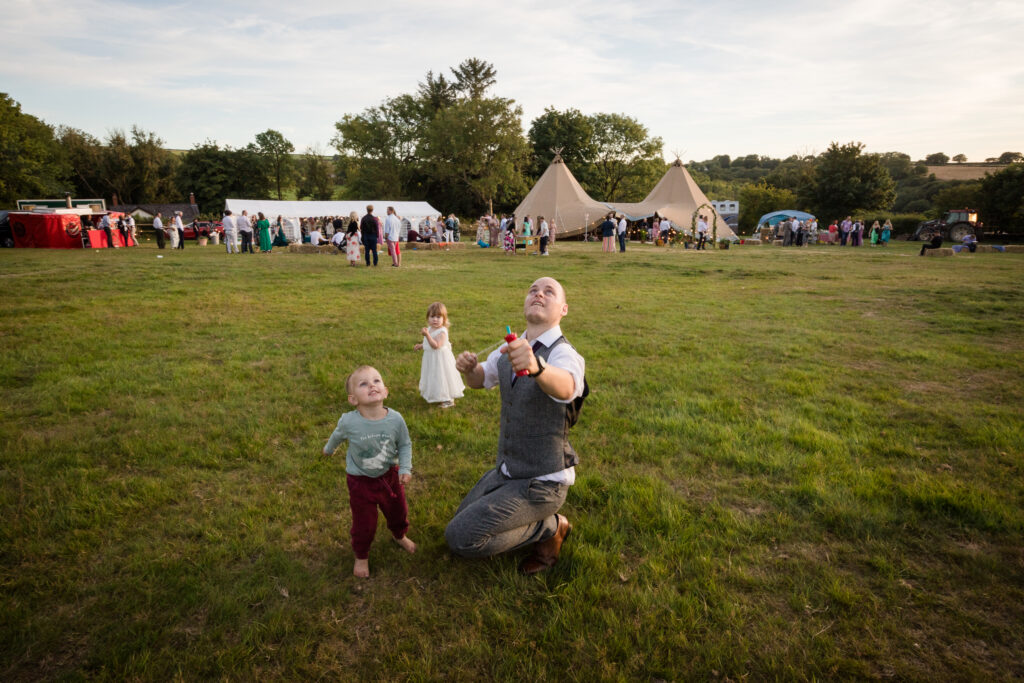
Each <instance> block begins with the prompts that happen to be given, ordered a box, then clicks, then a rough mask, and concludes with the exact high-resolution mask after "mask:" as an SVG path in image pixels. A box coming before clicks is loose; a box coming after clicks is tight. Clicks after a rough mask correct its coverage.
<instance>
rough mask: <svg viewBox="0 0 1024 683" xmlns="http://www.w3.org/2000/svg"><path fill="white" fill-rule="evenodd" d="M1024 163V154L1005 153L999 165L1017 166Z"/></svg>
mask: <svg viewBox="0 0 1024 683" xmlns="http://www.w3.org/2000/svg"><path fill="white" fill-rule="evenodd" d="M1021 161H1024V154H1021V153H1020V152H1003V153H1002V154H1000V155H999V163H1001V164H1015V163H1018V162H1021Z"/></svg>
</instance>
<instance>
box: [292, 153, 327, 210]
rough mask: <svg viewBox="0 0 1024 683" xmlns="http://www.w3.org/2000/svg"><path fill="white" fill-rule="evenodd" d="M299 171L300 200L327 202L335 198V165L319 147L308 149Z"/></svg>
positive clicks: (298, 193)
mask: <svg viewBox="0 0 1024 683" xmlns="http://www.w3.org/2000/svg"><path fill="white" fill-rule="evenodd" d="M299 171H300V178H299V186H298V189H297V190H296V194H297V195H298V196H299V199H302V198H303V197H310V198H312V199H317V200H320V201H327V200H329V199H331V198H333V197H334V164H333V163H332V162H331V159H330V158H328V157H326V156H324V151H323V149H322V148H321V147H320V146H319V145H316V146H314V147H307V148H306V155H305V156H304V157H302V160H301V162H300V168H299Z"/></svg>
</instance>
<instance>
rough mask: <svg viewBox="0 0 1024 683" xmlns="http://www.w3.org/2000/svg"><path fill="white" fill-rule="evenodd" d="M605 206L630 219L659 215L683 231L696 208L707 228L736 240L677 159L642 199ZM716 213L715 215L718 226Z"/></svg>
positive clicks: (692, 221) (692, 220) (692, 219)
mask: <svg viewBox="0 0 1024 683" xmlns="http://www.w3.org/2000/svg"><path fill="white" fill-rule="evenodd" d="M608 206H609V207H610V208H612V209H615V211H617V212H619V213H622V214H624V215H626V217H627V218H629V219H630V220H639V219H641V218H648V217H650V216H653V215H654V214H658V215H659V216H661V217H662V218H668V219H669V220H670V221H672V223H673V225H675V226H676V227H677V228H681V229H683V230H689V229H690V227H691V226H692V225H693V223H694V215H695V214H696V213H697V212H698V209H699V210H700V213H703V214H704V215H706V216H708V217H709V219H710V220H709V221H708V228H709V229H711V230H714V231H715V232H716V233H717V237H718V238H719V239H723V238H724V239H728V240H737V239H738V238H737V237H736V233H734V232H733V231H732V228H730V227H729V225H728V224H727V223H726V222H725V219H724V218H722V215H721V214H720V213H718V211H717V210H716V209H715V208H714V206H712V204H711V202H709V201H708V198H707V196H705V194H704V193H703V192H701V189H700V187H698V186H697V183H696V182H694V180H693V178H692V177H691V176H690V173H689V172H688V171H687V170H686V166H684V165H683V162H682V160H680V159H676V160H675V162H673V163H672V164H670V165H669V167H668V170H667V171H665V175H664V176H662V178H661V180H659V181H658V184H657V185H655V186H654V189H652V190H651V191H650V193H648V195H647V197H646V198H645V199H644V200H643V201H642V202H610V203H608ZM715 216H717V217H718V220H717V226H716V225H715V223H716V221H715V220H714V217H715Z"/></svg>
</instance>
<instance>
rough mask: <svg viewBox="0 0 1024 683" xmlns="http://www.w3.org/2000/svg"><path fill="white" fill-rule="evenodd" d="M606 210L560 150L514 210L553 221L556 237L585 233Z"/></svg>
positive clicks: (517, 213) (606, 212) (520, 214)
mask: <svg viewBox="0 0 1024 683" xmlns="http://www.w3.org/2000/svg"><path fill="white" fill-rule="evenodd" d="M607 214H608V207H607V206H606V205H605V204H603V203H602V202H599V201H597V200H596V199H593V198H591V197H590V195H588V194H587V192H586V190H584V189H583V187H582V186H581V185H580V184H579V181H577V180H576V178H575V176H573V174H572V171H570V170H569V166H568V164H566V163H565V161H564V160H563V159H562V156H561V154H559V153H558V152H556V153H555V157H554V158H553V159H552V160H551V163H550V164H548V167H547V169H545V170H544V173H543V174H542V175H541V177H540V178H539V179H538V180H537V182H536V183H535V184H534V186H533V187H532V188H531V189H530V191H529V192H528V193H527V195H526V197H524V198H523V201H521V202H520V203H519V206H517V207H516V210H515V216H516V220H520V219H521V218H522V217H523V216H533V217H536V216H544V217H545V219H547V220H548V222H549V223H550V222H552V221H553V222H554V224H555V235H556V237H572V236H575V235H582V234H583V233H584V232H585V231H586V230H587V229H588V228H589V227H591V226H592V225H594V224H595V223H597V222H598V221H599V220H601V219H603V218H604V217H605V215H607Z"/></svg>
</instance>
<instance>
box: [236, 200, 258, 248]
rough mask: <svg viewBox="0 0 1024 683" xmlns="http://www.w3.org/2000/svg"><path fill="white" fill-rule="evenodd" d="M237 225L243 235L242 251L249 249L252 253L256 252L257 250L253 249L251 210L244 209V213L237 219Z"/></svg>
mask: <svg viewBox="0 0 1024 683" xmlns="http://www.w3.org/2000/svg"><path fill="white" fill-rule="evenodd" d="M235 225H236V226H237V227H238V232H239V233H240V234H241V235H242V253H243V254H244V253H245V252H246V251H248V252H249V253H250V254H255V253H256V252H254V251H253V250H252V222H251V221H250V220H249V212H248V211H242V215H241V216H239V217H238V218H236V219H235Z"/></svg>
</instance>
